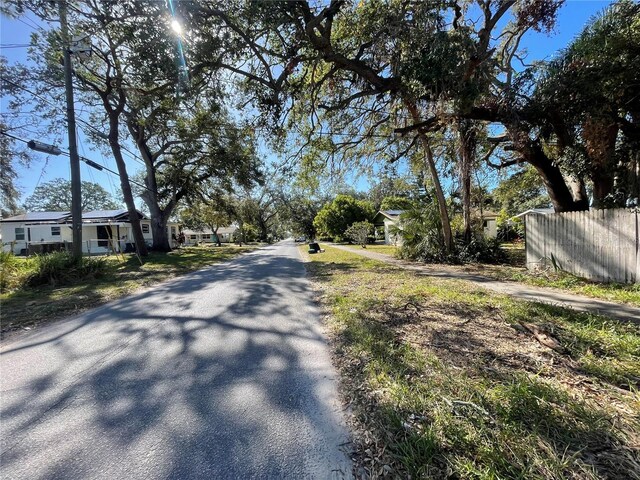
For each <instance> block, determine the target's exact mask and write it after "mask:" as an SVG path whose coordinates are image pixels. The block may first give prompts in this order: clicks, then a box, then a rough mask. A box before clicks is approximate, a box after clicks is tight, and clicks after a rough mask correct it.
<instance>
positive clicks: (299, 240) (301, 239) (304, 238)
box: [295, 237, 307, 243]
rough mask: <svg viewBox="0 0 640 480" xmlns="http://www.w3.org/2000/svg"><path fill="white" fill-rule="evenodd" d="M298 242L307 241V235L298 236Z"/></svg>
mask: <svg viewBox="0 0 640 480" xmlns="http://www.w3.org/2000/svg"><path fill="white" fill-rule="evenodd" d="M295 241H296V242H298V243H304V242H306V241H307V239H306V237H298V238H296V239H295Z"/></svg>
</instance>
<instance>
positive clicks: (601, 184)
mask: <svg viewBox="0 0 640 480" xmlns="http://www.w3.org/2000/svg"><path fill="white" fill-rule="evenodd" d="M618 130H619V129H618V125H617V124H615V123H613V122H612V123H611V124H609V125H605V124H603V123H602V122H598V121H597V120H594V119H588V120H587V121H585V122H584V124H583V128H582V138H583V139H584V142H585V144H586V147H587V154H588V156H589V160H591V165H592V170H591V180H592V182H593V206H594V207H595V208H603V207H606V206H608V205H607V203H608V202H607V196H609V195H611V194H612V193H613V191H614V189H613V187H614V177H615V153H616V140H617V138H618Z"/></svg>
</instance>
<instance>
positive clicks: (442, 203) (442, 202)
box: [405, 102, 453, 253]
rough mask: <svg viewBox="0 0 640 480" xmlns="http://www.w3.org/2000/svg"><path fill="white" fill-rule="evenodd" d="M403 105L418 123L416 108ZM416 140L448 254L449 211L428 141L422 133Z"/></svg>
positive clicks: (449, 236)
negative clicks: (434, 193)
mask: <svg viewBox="0 0 640 480" xmlns="http://www.w3.org/2000/svg"><path fill="white" fill-rule="evenodd" d="M405 105H406V106H407V109H408V110H409V113H410V114H411V117H412V119H413V122H414V123H419V122H420V115H419V114H418V109H417V107H416V106H415V105H414V104H412V103H410V102H405ZM418 138H419V139H420V143H422V146H423V148H424V150H425V158H426V163H427V167H428V168H429V172H430V173H431V178H432V180H433V185H434V187H435V190H436V199H437V200H438V210H439V212H440V222H441V223H442V235H443V238H444V247H445V249H446V251H447V253H450V252H451V251H452V250H453V234H452V232H451V222H450V220H449V211H448V210H447V201H446V199H445V198H444V192H443V191H442V185H441V184H440V177H439V176H438V170H437V168H436V162H435V160H434V159H433V151H432V150H431V145H429V139H428V138H427V136H426V135H425V134H424V133H422V132H418Z"/></svg>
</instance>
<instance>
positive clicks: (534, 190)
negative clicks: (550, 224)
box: [492, 165, 550, 217]
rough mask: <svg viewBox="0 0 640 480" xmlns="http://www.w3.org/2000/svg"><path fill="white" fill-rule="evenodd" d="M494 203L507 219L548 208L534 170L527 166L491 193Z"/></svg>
mask: <svg viewBox="0 0 640 480" xmlns="http://www.w3.org/2000/svg"><path fill="white" fill-rule="evenodd" d="M492 195H493V197H494V199H495V201H496V203H497V204H498V205H499V206H500V208H501V209H502V210H504V211H505V213H506V215H508V217H512V216H514V215H517V214H519V213H522V212H524V211H525V210H529V209H530V208H540V207H548V206H549V203H550V201H549V196H548V195H547V193H546V191H545V187H544V184H543V183H542V179H541V178H540V175H538V173H537V172H536V170H535V168H534V167H533V166H531V165H527V166H524V167H521V168H519V169H518V170H517V171H516V172H515V173H514V174H513V175H511V176H510V177H508V178H506V179H504V180H502V181H501V182H500V183H499V184H498V186H497V187H496V189H495V190H494V191H493V192H492Z"/></svg>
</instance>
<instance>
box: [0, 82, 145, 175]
mask: <svg viewBox="0 0 640 480" xmlns="http://www.w3.org/2000/svg"><path fill="white" fill-rule="evenodd" d="M0 80H2V81H4V82H7V83H9V84H11V85H13V86H14V87H16V88H19V89H21V90H23V91H25V92H27V93H29V94H31V95H33V96H34V97H36V98H37V99H39V100H42V101H43V102H45V103H46V104H48V105H49V106H51V107H53V108H55V109H59V108H60V107H59V106H58V105H54V104H53V103H51V102H50V101H49V100H47V99H46V98H44V97H42V96H41V95H39V94H37V93H35V92H33V91H32V90H29V89H28V88H26V87H23V86H22V85H19V84H17V83H16V82H13V81H11V80H9V79H8V78H6V77H0ZM19 113H22V112H19ZM56 113H57V112H56ZM59 115H62V114H61V113H59ZM77 121H78V122H79V123H82V124H83V125H85V126H87V127H89V128H90V129H92V130H93V131H94V132H96V133H98V135H99V136H101V137H103V136H104V132H102V131H101V130H100V129H98V128H96V127H94V126H93V125H91V124H90V123H89V122H87V121H85V120H83V119H82V118H78V119H77ZM120 148H121V149H122V150H124V151H125V152H127V153H128V154H129V155H130V158H131V159H132V160H135V161H136V162H138V163H140V164H141V165H144V166H146V163H145V161H144V160H142V159H141V158H139V157H137V156H136V155H135V154H134V153H133V152H131V151H130V150H129V149H127V148H126V147H124V146H122V145H120Z"/></svg>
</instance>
